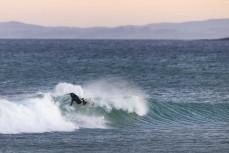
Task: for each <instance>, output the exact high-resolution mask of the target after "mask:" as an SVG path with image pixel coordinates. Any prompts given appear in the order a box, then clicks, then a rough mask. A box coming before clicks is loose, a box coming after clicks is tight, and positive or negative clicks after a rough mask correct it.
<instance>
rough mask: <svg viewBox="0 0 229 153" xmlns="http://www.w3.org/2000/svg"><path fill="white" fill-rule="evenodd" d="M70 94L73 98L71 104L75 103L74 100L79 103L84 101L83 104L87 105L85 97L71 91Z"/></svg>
mask: <svg viewBox="0 0 229 153" xmlns="http://www.w3.org/2000/svg"><path fill="white" fill-rule="evenodd" d="M69 95H70V96H71V98H72V101H71V104H70V106H72V104H73V102H74V101H75V102H76V103H77V104H81V103H83V105H86V104H87V102H86V101H85V100H84V98H81V99H80V98H79V97H78V96H77V95H76V94H74V93H70V94H69Z"/></svg>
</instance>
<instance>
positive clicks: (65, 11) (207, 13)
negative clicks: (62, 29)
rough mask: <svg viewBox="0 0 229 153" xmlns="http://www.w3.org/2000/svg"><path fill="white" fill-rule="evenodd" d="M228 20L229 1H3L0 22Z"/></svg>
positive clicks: (107, 23) (87, 23)
mask: <svg viewBox="0 0 229 153" xmlns="http://www.w3.org/2000/svg"><path fill="white" fill-rule="evenodd" d="M212 18H213V19H217V18H229V0H0V22H5V21H21V22H25V23H31V24H39V25H46V26H75V27H91V26H109V27H114V26H119V25H144V24H148V23H158V22H183V21H192V20H206V19H212Z"/></svg>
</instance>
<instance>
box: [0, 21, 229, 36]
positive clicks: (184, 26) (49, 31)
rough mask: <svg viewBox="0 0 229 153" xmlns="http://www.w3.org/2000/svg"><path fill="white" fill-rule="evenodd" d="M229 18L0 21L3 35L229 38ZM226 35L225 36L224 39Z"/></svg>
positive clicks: (0, 32) (0, 34) (0, 30)
mask: <svg viewBox="0 0 229 153" xmlns="http://www.w3.org/2000/svg"><path fill="white" fill-rule="evenodd" d="M228 27H229V19H210V20H206V21H190V22H183V23H153V24H147V25H143V26H132V25H129V26H119V27H114V28H111V27H91V28H77V27H47V26H40V25H33V24H25V23H21V22H16V21H11V22H0V39H166V40H170V39H172V40H194V39H218V40H228V39H229V28H228ZM221 38H223V39H221Z"/></svg>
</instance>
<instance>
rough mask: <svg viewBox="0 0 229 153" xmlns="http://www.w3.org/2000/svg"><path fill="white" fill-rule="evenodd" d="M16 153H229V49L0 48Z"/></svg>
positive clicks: (9, 43) (0, 130)
mask: <svg viewBox="0 0 229 153" xmlns="http://www.w3.org/2000/svg"><path fill="white" fill-rule="evenodd" d="M68 93H75V94H77V95H78V96H79V97H80V98H85V99H86V100H87V101H88V103H89V104H88V105H85V106H83V105H77V104H76V103H74V104H73V105H72V106H70V102H71V98H70V96H69V95H68ZM92 104H94V105H92ZM14 152H17V153H30V152H44V153H67V152H80V153H91V152H98V153H113V152H119V153H126V152H140V153H148V152H155V153H157V152H159V153H160V152H162V153H168V152H174V153H184V152H208V153H209V152H212V153H228V152H229V41H207V40H206V41H204V40H196V41H175V40H174V41H173V40H0V153H14Z"/></svg>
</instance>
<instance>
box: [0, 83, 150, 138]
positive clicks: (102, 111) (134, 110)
mask: <svg viewBox="0 0 229 153" xmlns="http://www.w3.org/2000/svg"><path fill="white" fill-rule="evenodd" d="M132 87H133V86H132ZM70 92H73V93H75V94H77V95H79V97H84V98H85V99H86V100H87V101H89V103H90V104H88V106H81V105H77V104H75V103H74V104H73V106H72V107H70V106H69V105H70V101H71V100H70V96H68V95H67V93H70ZM18 97H20V98H19V99H16V100H15V99H14V100H9V99H6V98H5V99H3V98H2V99H0V133H2V134H17V133H43V132H54V131H65V132H70V131H74V130H77V129H79V128H109V126H110V125H113V124H114V123H115V120H116V119H117V116H119V117H120V115H119V114H123V115H125V116H128V115H127V114H132V115H136V116H144V115H146V114H147V112H148V106H147V100H146V94H144V93H143V92H142V91H141V90H140V89H137V88H136V87H134V88H133V89H132V88H130V85H129V84H128V83H127V82H125V81H119V82H115V83H114V82H113V81H112V82H110V81H109V80H97V81H94V82H90V83H89V84H87V85H85V86H80V85H74V84H70V83H59V84H58V85H56V87H55V88H54V90H52V91H49V92H43V93H42V92H39V93H37V94H35V95H34V94H33V95H31V97H28V96H27V97H24V98H23V96H18ZM92 103H93V104H94V105H93V106H92ZM118 112H120V113H118ZM114 114H116V115H117V116H114Z"/></svg>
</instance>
